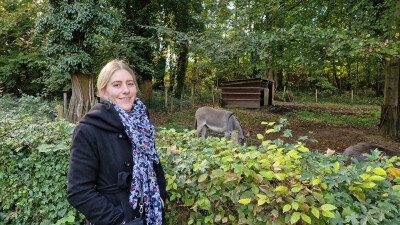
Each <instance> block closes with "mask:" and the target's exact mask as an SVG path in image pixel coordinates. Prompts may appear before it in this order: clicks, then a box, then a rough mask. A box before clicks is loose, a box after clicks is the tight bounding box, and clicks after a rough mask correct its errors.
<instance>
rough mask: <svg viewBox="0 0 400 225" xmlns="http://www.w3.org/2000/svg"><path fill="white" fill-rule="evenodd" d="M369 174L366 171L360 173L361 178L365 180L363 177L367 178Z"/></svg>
mask: <svg viewBox="0 0 400 225" xmlns="http://www.w3.org/2000/svg"><path fill="white" fill-rule="evenodd" d="M370 176H371V175H369V174H368V173H364V174H361V175H360V177H361V178H362V179H363V180H365V179H368V177H370Z"/></svg>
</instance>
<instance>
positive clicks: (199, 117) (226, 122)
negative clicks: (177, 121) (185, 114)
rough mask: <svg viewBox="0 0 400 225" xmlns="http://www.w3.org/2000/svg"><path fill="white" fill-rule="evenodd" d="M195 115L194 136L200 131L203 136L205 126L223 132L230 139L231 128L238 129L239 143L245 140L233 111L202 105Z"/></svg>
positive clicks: (204, 134)
mask: <svg viewBox="0 0 400 225" xmlns="http://www.w3.org/2000/svg"><path fill="white" fill-rule="evenodd" d="M195 117H196V120H195V126H196V129H197V132H196V134H195V136H196V137H198V136H199V134H200V132H201V136H202V137H205V136H206V131H207V128H206V126H207V127H208V128H210V129H211V130H213V131H216V132H224V133H225V138H226V140H230V136H231V132H232V130H238V131H239V139H240V144H242V143H245V142H246V141H247V137H245V136H244V135H243V130H242V127H241V126H240V123H239V121H238V119H237V118H236V116H235V114H234V113H233V112H230V111H225V110H220V109H214V108H211V107H208V106H204V107H201V108H199V109H197V111H196V114H195Z"/></svg>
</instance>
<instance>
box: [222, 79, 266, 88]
mask: <svg viewBox="0 0 400 225" xmlns="http://www.w3.org/2000/svg"><path fill="white" fill-rule="evenodd" d="M252 83H274V81H273V80H270V79H268V78H250V79H242V80H233V81H225V82H222V83H221V84H222V87H225V86H231V85H243V84H252Z"/></svg>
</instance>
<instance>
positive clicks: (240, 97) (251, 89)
mask: <svg viewBox="0 0 400 225" xmlns="http://www.w3.org/2000/svg"><path fill="white" fill-rule="evenodd" d="M221 89H222V90H221V107H225V108H260V107H263V106H268V105H273V99H274V81H273V80H269V79H266V78H253V79H246V80H234V81H228V82H222V87H221Z"/></svg>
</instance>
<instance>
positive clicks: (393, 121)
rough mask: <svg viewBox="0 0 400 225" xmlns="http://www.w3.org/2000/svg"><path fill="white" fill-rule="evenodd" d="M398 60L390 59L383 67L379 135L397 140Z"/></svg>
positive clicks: (399, 132)
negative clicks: (383, 80)
mask: <svg viewBox="0 0 400 225" xmlns="http://www.w3.org/2000/svg"><path fill="white" fill-rule="evenodd" d="M399 75H400V74H399V59H397V58H392V59H391V60H388V61H387V62H386V65H385V90H384V103H383V105H382V107H381V120H380V124H379V133H380V134H381V135H383V136H388V137H391V138H393V139H397V138H399V137H400V136H399V134H400V131H399V91H400V90H399V81H400V79H399Z"/></svg>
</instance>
